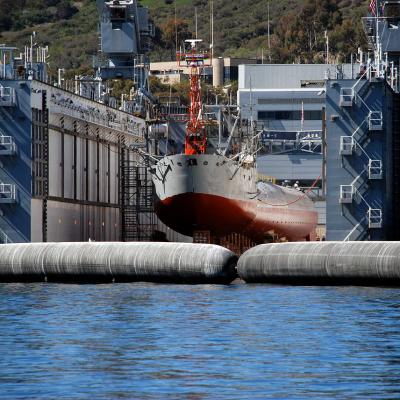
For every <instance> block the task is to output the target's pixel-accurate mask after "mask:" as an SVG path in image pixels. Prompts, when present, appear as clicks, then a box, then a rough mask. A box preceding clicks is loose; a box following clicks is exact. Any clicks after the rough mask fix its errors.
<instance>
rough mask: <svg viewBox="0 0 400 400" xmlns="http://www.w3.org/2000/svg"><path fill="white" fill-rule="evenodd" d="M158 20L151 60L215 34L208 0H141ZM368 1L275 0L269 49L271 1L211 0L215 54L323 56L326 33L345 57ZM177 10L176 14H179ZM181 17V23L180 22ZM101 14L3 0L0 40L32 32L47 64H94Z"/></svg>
mask: <svg viewBox="0 0 400 400" xmlns="http://www.w3.org/2000/svg"><path fill="white" fill-rule="evenodd" d="M141 3H142V4H143V5H146V6H148V7H149V8H150V12H151V16H152V19H153V21H154V23H155V25H156V28H157V29H156V37H155V38H154V45H153V51H152V53H151V54H150V56H151V59H152V60H153V61H160V60H168V59H171V58H174V53H175V42H176V40H175V39H176V31H177V32H178V41H181V40H183V39H186V38H188V36H193V35H194V30H195V18H194V15H195V12H194V8H195V7H196V8H197V14H198V26H199V29H198V35H199V37H201V38H202V39H204V41H205V42H206V43H209V40H210V24H209V15H210V4H209V3H210V1H208V0H176V5H175V3H174V2H172V4H166V1H165V0H142V1H141ZM368 3H369V1H368V0H279V1H270V21H271V23H270V32H271V41H270V43H271V47H270V51H269V46H268V35H267V33H268V7H267V4H268V1H267V0H240V1H239V0H234V1H230V2H228V1H225V0H214V15H215V17H214V18H215V21H214V26H215V46H214V49H215V55H217V56H232V57H251V58H261V54H262V53H263V54H264V57H265V59H267V60H271V62H275V63H291V62H320V61H323V57H324V46H325V31H327V33H328V35H329V38H330V48H331V57H332V59H331V61H333V60H337V61H345V60H348V59H349V57H350V54H351V53H355V52H356V51H357V48H358V47H359V46H363V45H364V37H363V34H362V29H361V23H360V18H361V16H363V15H365V14H366V13H367V9H368ZM175 10H176V16H175ZM175 22H176V24H175ZM97 29H98V13H97V10H96V4H95V1H94V0H81V1H71V0H0V43H7V44H9V45H17V46H18V47H19V48H20V49H21V48H22V49H23V46H24V44H25V43H27V42H28V40H29V36H30V34H31V33H32V31H36V33H37V36H36V41H38V42H40V43H42V44H48V45H49V47H50V60H49V61H50V65H51V68H52V70H53V71H55V70H56V69H57V68H58V67H62V68H66V69H69V70H71V74H74V73H78V72H79V73H82V72H83V73H85V72H89V71H90V70H91V64H92V56H93V55H95V54H96V53H97V51H98V32H97Z"/></svg>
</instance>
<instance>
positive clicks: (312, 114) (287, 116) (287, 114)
mask: <svg viewBox="0 0 400 400" xmlns="http://www.w3.org/2000/svg"><path fill="white" fill-rule="evenodd" d="M303 112H304V120H306V121H321V120H322V111H321V110H313V111H303ZM303 112H302V111H301V110H298V111H259V112H258V120H259V121H266V120H286V121H301V120H302V119H303V118H302V113H303Z"/></svg>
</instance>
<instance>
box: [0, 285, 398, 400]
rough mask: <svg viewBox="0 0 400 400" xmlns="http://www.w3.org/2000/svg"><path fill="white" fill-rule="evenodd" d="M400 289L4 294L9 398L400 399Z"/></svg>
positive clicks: (75, 289) (1, 373)
mask: <svg viewBox="0 0 400 400" xmlns="http://www.w3.org/2000/svg"><path fill="white" fill-rule="evenodd" d="M399 316H400V291H399V290H397V289H391V288H364V287H301V286H270V285H245V284H242V283H238V284H233V285H230V286H223V285H200V286H178V285H154V284H114V285H97V286H96V285H57V284H0V354H1V356H0V399H118V398H121V399H245V398H248V399H258V398H259V399H265V398H274V399H310V398H312V399H367V398H376V399H395V398H399V397H400V318H399Z"/></svg>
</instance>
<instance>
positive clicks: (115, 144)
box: [0, 80, 154, 242]
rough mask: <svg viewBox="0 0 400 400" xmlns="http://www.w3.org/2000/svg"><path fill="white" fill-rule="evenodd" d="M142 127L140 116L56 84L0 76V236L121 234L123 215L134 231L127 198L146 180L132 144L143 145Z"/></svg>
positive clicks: (44, 237) (30, 238)
mask: <svg viewBox="0 0 400 400" xmlns="http://www.w3.org/2000/svg"><path fill="white" fill-rule="evenodd" d="M145 130H146V126H145V122H144V120H142V119H140V118H136V117H134V116H132V115H129V114H126V113H124V112H121V111H118V110H115V109H112V108H110V107H106V106H104V105H102V104H100V103H97V102H94V101H91V100H88V99H85V98H83V97H80V96H77V95H75V94H73V93H70V92H67V91H64V90H62V89H59V88H56V87H54V86H51V85H48V84H45V83H42V82H39V81H36V80H30V81H27V80H0V135H1V136H0V144H1V146H0V160H1V166H0V181H1V183H0V210H1V215H0V229H1V231H0V232H1V236H2V239H1V240H2V241H3V242H41V241H44V242H45V241H49V240H51V241H87V240H89V239H91V240H96V241H111V240H121V239H124V237H123V234H124V233H123V229H124V227H125V225H126V224H125V223H124V221H123V219H122V217H126V223H127V224H128V225H131V227H128V226H126V232H125V234H126V235H127V236H129V235H128V230H129V229H130V230H131V232H132V230H133V229H136V225H137V224H138V221H137V219H138V217H137V213H136V214H135V213H132V212H131V213H130V216H129V215H128V214H129V212H128V210H129V207H124V204H125V205H126V206H127V205H128V203H129V198H134V199H135V198H136V196H135V191H136V189H137V188H136V189H135V186H137V184H138V182H141V181H143V182H146V179H144V178H145V177H144V176H143V177H140V176H137V175H138V174H139V175H140V173H142V174H144V173H145V169H142V170H141V172H140V171H139V170H138V169H135V168H134V167H135V166H136V164H135V163H134V157H135V155H134V154H133V153H132V152H131V151H129V149H128V148H129V146H131V145H133V144H135V145H138V144H142V145H143V143H144V137H145ZM141 189H142V190H144V189H146V185H144V187H142V188H141ZM148 191H149V196H148V199H147V204H143V205H144V206H146V207H148V209H149V210H150V209H151V204H152V202H151V196H150V193H151V186H150V187H148ZM139 197H141V198H142V197H143V196H142V195H140V196H139ZM143 198H144V200H143V201H142V203H143V202H144V201H145V197H143ZM153 223H154V221H153ZM121 235H122V236H121ZM133 236H135V235H133ZM132 239H135V237H132Z"/></svg>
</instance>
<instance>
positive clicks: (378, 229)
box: [326, 1, 400, 240]
mask: <svg viewBox="0 0 400 400" xmlns="http://www.w3.org/2000/svg"><path fill="white" fill-rule="evenodd" d="M382 3H384V6H385V7H384V9H383V12H384V14H383V15H381V16H380V17H379V16H377V15H371V16H370V17H368V18H364V20H363V22H364V28H365V32H366V35H367V38H368V40H369V45H370V51H371V52H373V53H374V59H373V60H370V59H366V60H365V63H364V66H363V70H362V73H361V74H360V76H359V77H358V79H357V80H343V79H338V80H333V81H330V82H328V85H327V93H326V99H327V100H326V120H327V152H326V153H327V155H326V158H327V163H326V165H327V168H326V177H327V208H328V210H329V212H328V216H327V231H328V235H327V238H328V240H399V238H400V237H399V233H398V226H399V222H400V212H399V210H398V204H399V201H400V188H399V183H400V181H399V177H400V162H399V154H400V142H399V140H400V139H399V138H400V124H399V122H400V121H399V118H400V117H399V116H400V95H399V91H400V86H399V51H400V33H399V31H400V30H399V27H400V2H398V1H385V2H382Z"/></svg>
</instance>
